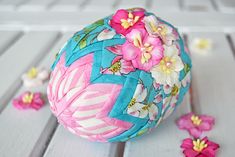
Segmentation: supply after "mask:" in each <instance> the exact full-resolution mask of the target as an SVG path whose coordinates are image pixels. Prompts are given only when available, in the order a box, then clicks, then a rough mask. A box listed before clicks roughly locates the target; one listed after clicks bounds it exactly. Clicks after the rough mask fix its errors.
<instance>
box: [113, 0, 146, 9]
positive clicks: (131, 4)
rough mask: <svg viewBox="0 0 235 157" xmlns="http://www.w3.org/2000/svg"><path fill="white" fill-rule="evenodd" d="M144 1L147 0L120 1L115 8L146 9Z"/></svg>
mask: <svg viewBox="0 0 235 157" xmlns="http://www.w3.org/2000/svg"><path fill="white" fill-rule="evenodd" d="M146 1H147V0H128V1H127V0H121V1H120V2H119V3H118V5H117V8H136V7H141V8H146Z"/></svg>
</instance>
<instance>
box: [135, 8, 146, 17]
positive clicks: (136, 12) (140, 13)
mask: <svg viewBox="0 0 235 157" xmlns="http://www.w3.org/2000/svg"><path fill="white" fill-rule="evenodd" d="M132 14H133V15H134V16H139V17H143V16H144V10H142V11H133V12H132Z"/></svg>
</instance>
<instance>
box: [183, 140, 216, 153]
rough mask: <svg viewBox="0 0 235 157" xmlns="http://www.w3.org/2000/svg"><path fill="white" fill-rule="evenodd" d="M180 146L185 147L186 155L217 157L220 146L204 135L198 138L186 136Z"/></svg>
mask: <svg viewBox="0 0 235 157" xmlns="http://www.w3.org/2000/svg"><path fill="white" fill-rule="evenodd" d="M180 147H181V148H182V149H183V153H184V155H185V157H215V155H216V150H217V149H219V147H220V146H219V145H218V144H217V143H214V142H212V141H209V140H208V138H207V137H204V138H203V139H196V140H193V139H191V138H186V139H184V140H183V142H182V144H181V146H180Z"/></svg>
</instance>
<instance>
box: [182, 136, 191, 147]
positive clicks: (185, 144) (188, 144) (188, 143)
mask: <svg viewBox="0 0 235 157" xmlns="http://www.w3.org/2000/svg"><path fill="white" fill-rule="evenodd" d="M180 147H181V148H186V149H190V148H192V147H193V141H192V139H191V138H186V139H184V140H183V142H182V144H181V146H180Z"/></svg>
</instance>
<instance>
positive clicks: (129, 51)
mask: <svg viewBox="0 0 235 157" xmlns="http://www.w3.org/2000/svg"><path fill="white" fill-rule="evenodd" d="M122 53H123V58H124V59H125V60H133V59H135V58H136V57H137V55H138V54H140V50H139V49H138V48H136V47H135V46H134V45H133V44H131V43H129V42H125V43H124V44H123V46H122Z"/></svg>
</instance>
